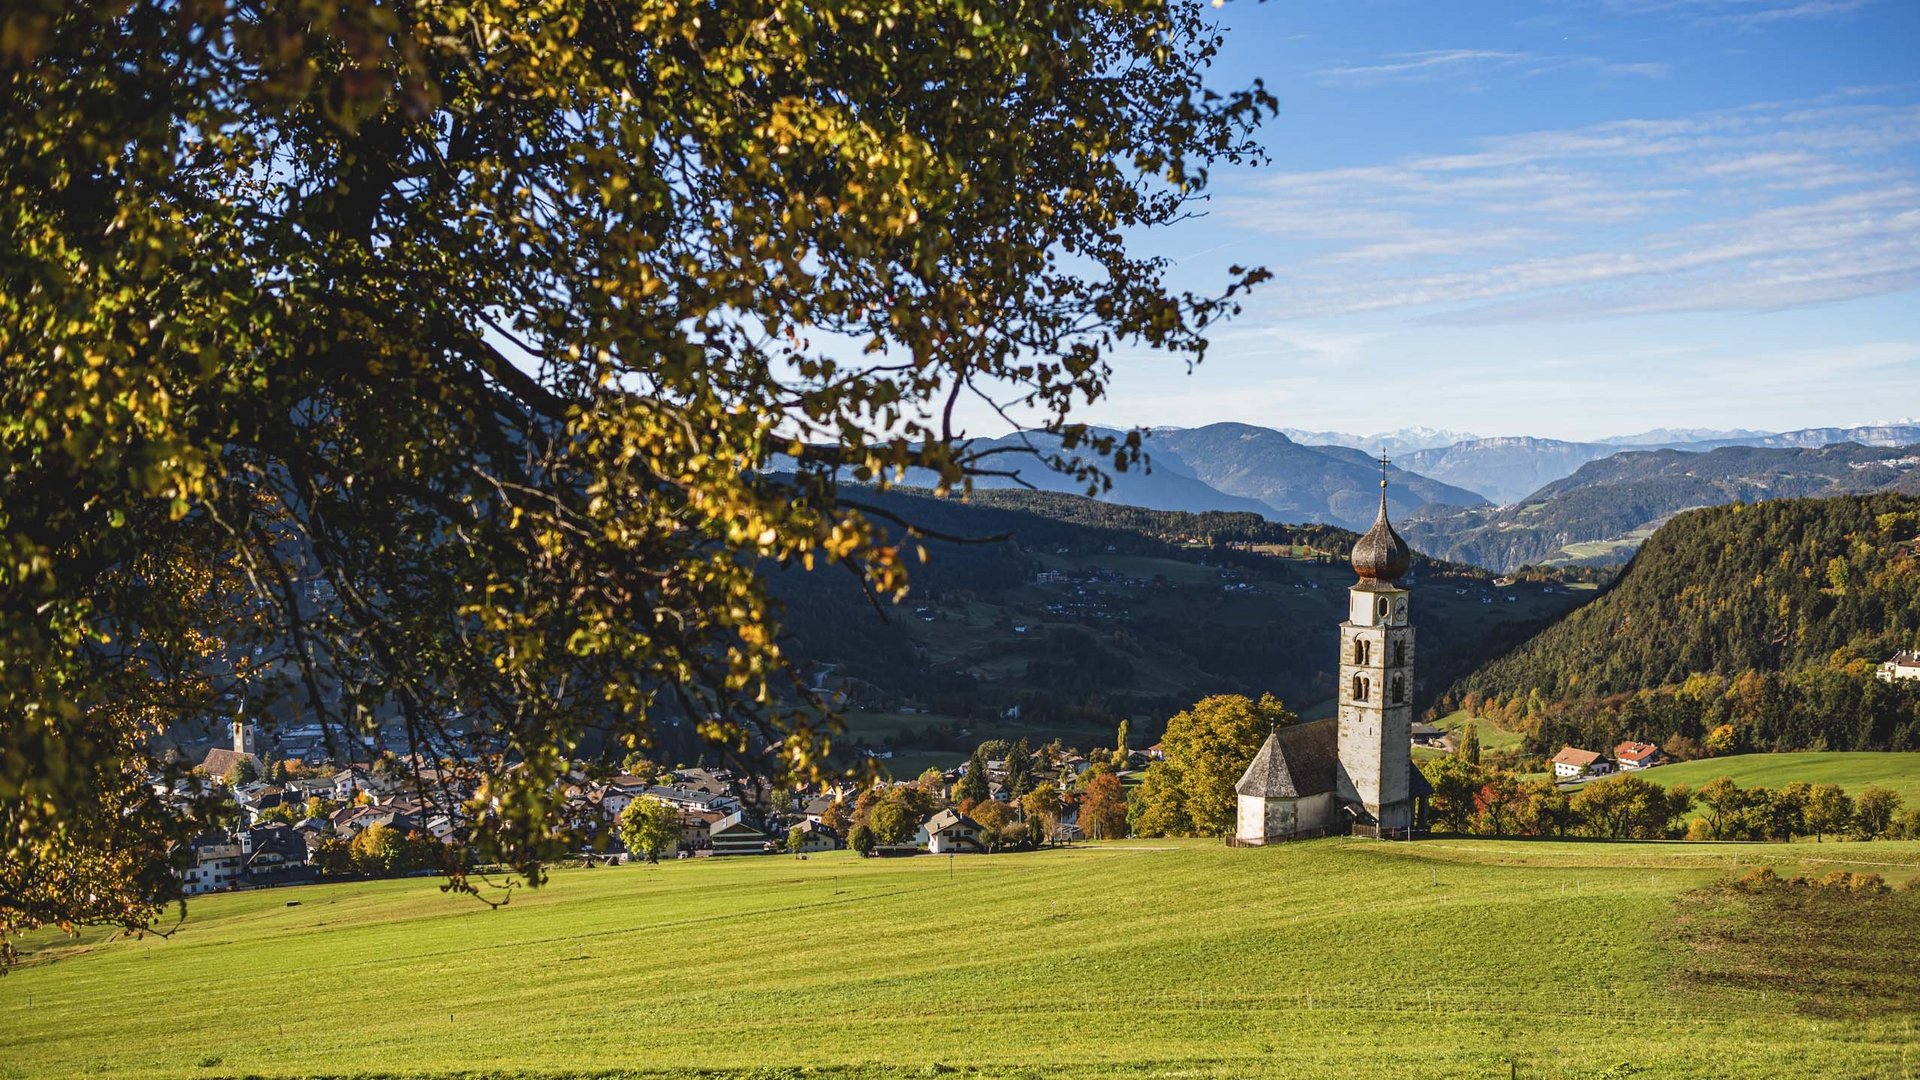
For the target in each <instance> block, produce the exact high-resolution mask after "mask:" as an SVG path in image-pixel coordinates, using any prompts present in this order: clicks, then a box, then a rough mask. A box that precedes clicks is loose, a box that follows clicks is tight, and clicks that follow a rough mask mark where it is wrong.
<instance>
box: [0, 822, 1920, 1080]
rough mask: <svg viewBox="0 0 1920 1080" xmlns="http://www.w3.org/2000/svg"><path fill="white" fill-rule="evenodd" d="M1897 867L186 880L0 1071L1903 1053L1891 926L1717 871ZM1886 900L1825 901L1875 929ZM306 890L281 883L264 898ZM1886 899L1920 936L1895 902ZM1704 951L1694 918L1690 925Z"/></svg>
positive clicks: (1869, 854)
mask: <svg viewBox="0 0 1920 1080" xmlns="http://www.w3.org/2000/svg"><path fill="white" fill-rule="evenodd" d="M1760 863H1767V864H1771V865H1773V866H1775V867H1776V868H1777V869H1778V870H1779V871H1780V872H1781V873H1783V874H1787V873H1796V872H1811V873H1816V874H1818V873H1825V872H1827V871H1828V870H1831V869H1834V868H1838V867H1848V868H1854V869H1873V870H1877V871H1879V872H1881V873H1883V874H1885V875H1886V876H1887V877H1888V878H1889V879H1890V880H1892V881H1893V882H1895V883H1896V884H1897V883H1900V882H1904V881H1905V880H1907V879H1909V878H1913V877H1916V876H1920V843H1874V844H1844V845H1824V846H1819V847H1816V846H1815V845H1810V844H1798V845H1773V846H1770V845H1719V844H1691V845H1683V844H1655V843H1578V842H1546V841H1490V840H1458V841H1444V840H1441V841H1423V842H1417V843H1413V844H1397V845H1396V844H1383V843H1379V842H1370V841H1359V840H1346V839H1335V840H1322V841H1312V842H1306V843H1300V844H1293V845H1286V846H1277V847H1272V848H1265V849H1257V850H1230V849H1227V848H1225V847H1224V846H1222V845H1220V844H1219V843H1218V842H1206V841H1160V842H1116V843H1112V844H1104V845H1089V846H1084V847H1080V848H1076V849H1072V850H1056V851H1047V852H1039V853H1033V854H1020V855H1001V856H989V857H978V856H976V857H963V858H959V859H956V860H952V861H951V862H950V861H949V860H948V859H944V858H938V857H932V856H920V857H916V858H906V859H889V860H861V859H858V858H856V857H853V856H851V855H848V854H844V853H838V854H834V855H828V856H817V857H815V858H812V859H809V860H805V861H797V860H793V859H787V858H742V859H731V860H712V859H700V860H689V861H685V862H679V863H670V864H667V865H663V866H658V867H643V866H632V867H619V868H611V869H609V868H602V869H594V870H565V871H560V872H557V873H555V874H554V875H553V878H552V880H551V882H550V883H549V884H548V885H547V886H546V887H545V888H542V889H540V890H538V891H533V892H522V893H520V894H518V895H516V896H515V897H514V899H513V901H512V903H511V904H509V905H508V906H506V907H504V908H501V909H499V910H489V909H487V908H485V907H482V906H481V905H479V904H477V903H476V902H474V901H473V900H471V899H465V898H461V897H454V896H447V895H443V894H441V893H440V892H439V891H438V889H437V887H436V886H435V885H434V883H433V882H432V881H430V880H420V879H415V880H405V881H388V882H375V883H360V884H340V885H326V886H314V887H307V888H295V889H278V890H268V891H262V892H255V893H245V894H233V895H225V896H218V897H211V898H205V899H201V900H198V901H196V902H194V904H193V905H192V907H191V909H190V911H189V916H188V918H187V920H186V921H185V922H184V924H182V925H181V926H180V927H179V928H178V930H177V932H175V933H174V934H173V935H172V937H170V938H168V939H158V938H151V937H150V938H147V939H145V940H137V941H136V940H112V939H110V937H109V935H105V934H102V933H99V932H90V933H88V934H87V935H85V936H84V937H83V938H82V939H81V940H80V941H78V942H72V941H69V940H67V939H65V938H61V937H58V936H56V935H39V936H36V937H34V938H32V939H30V940H29V941H28V942H27V948H26V953H27V955H26V961H25V963H24V965H23V966H22V967H20V968H19V969H17V970H15V971H13V972H11V973H10V974H8V975H6V976H4V977H0V1077H7V1078H10V1080H27V1078H38V1077H72V1076H113V1077H133V1076H140V1077H149V1076H169V1077H238V1076H260V1077H293V1076H303V1077H311V1076H330V1077H372V1076H395V1077H400V1076H405V1077H429V1076H438V1077H451V1076H456V1075H457V1076H467V1077H478V1076H489V1077H493V1076H498V1077H533V1076H577V1075H596V1076H598V1075H604V1076H649V1077H651V1076H662V1077H664V1076H684V1075H689V1074H698V1075H706V1076H736V1075H737V1076H741V1077H747V1076H753V1077H762V1078H774V1077H789V1076H791V1077H801V1076H822V1077H882V1076H889V1077H890V1076H904V1075H912V1076H925V1075H944V1074H956V1075H962V1076H982V1077H989V1076H990V1077H1055V1076H1059V1077H1066V1076H1074V1077H1080V1076H1096V1077H1098V1076H1110V1077H1118V1076H1126V1077H1140V1076H1155V1075H1166V1076H1181V1077H1219V1078H1224V1077H1246V1076H1329V1077H1331V1076H1339V1077H1355V1076H1408V1075H1419V1076H1437V1077H1488V1076H1496V1077H1508V1076H1510V1075H1518V1076H1529V1077H1533V1076H1555V1077H1561V1076H1565V1077H1571V1076H1597V1075H1627V1074H1629V1073H1633V1074H1636V1075H1648V1076H1673V1077H1721V1076H1728V1075H1754V1076H1760V1075H1793V1076H1833V1077H1840V1076H1863V1075H1888V1076H1894V1075H1904V1072H1903V1070H1914V1069H1920V1046H1916V1041H1915V1036H1914V1028H1913V1024H1914V1021H1915V1019H1916V1016H1915V1013H1916V1012H1920V986H1917V985H1916V984H1915V976H1914V975H1913V974H1912V968H1911V965H1910V963H1909V961H1910V951H1909V950H1911V949H1912V948H1914V947H1915V946H1916V944H1920V943H1916V942H1914V941H1909V940H1907V938H1910V937H1913V936H1914V932H1913V931H1912V929H1911V926H1910V928H1909V931H1903V932H1902V933H1904V934H1905V937H1902V936H1900V935H1899V934H1895V935H1892V936H1889V935H1887V934H1885V933H1883V932H1877V931H1876V932H1874V933H1858V934H1850V935H1849V934H1841V935H1840V936H1839V937H1837V938H1831V939H1829V938H1823V939H1821V940H1822V942H1823V948H1824V949H1825V952H1824V953H1823V954H1822V955H1823V960H1822V963H1821V965H1819V966H1820V968H1821V970H1823V971H1830V972H1837V973H1839V974H1840V975H1844V976H1845V977H1846V978H1848V979H1854V975H1853V974H1852V973H1855V972H1856V971H1857V972H1863V973H1865V974H1861V975H1859V978H1858V979H1857V980H1855V981H1852V982H1849V983H1848V985H1873V986H1876V987H1879V988H1880V992H1879V993H1877V994H1876V995H1873V996H1863V997H1862V998H1861V999H1860V1000H1859V1001H1858V1002H1853V1001H1849V1000H1846V999H1844V998H1843V999H1840V1000H1838V1001H1836V1000H1835V998H1834V996H1833V995H1832V994H1831V993H1825V992H1823V991H1824V990H1825V989H1827V988H1825V987H1823V985H1822V984H1820V983H1819V981H1818V980H1815V979H1813V978H1811V976H1810V974H1809V973H1810V971H1811V970H1812V967H1813V966H1812V965H1806V964H1781V963H1780V962H1779V957H1778V956H1776V955H1775V954H1774V953H1773V952H1771V951H1760V950H1757V949H1746V950H1745V951H1743V946H1742V945H1741V944H1740V942H1742V941H1746V940H1754V939H1753V938H1752V936H1751V935H1752V934H1753V933H1757V932H1758V931H1757V930H1754V927H1756V926H1759V925H1761V924H1762V922H1766V923H1769V924H1773V923H1778V920H1777V919H1773V920H1760V919H1757V918H1755V917H1754V915H1753V913H1752V912H1751V911H1749V910H1748V909H1747V907H1746V906H1744V905H1743V903H1742V902H1741V901H1740V899H1739V895H1738V894H1735V893H1732V892H1730V891H1729V890H1726V889H1724V888H1717V889H1716V888H1711V887H1710V886H1712V885H1713V883H1715V882H1718V881H1724V880H1726V879H1727V878H1729V877H1730V876H1732V875H1733V874H1734V873H1736V872H1737V871H1739V870H1740V869H1742V868H1744V867H1748V866H1752V865H1756V864H1760ZM1916 898H1920V894H1916V893H1913V892H1906V893H1896V894H1894V895H1893V896H1891V897H1884V898H1875V899H1867V898H1862V899H1860V900H1858V901H1854V900H1852V899H1851V898H1848V897H1844V896H1843V897H1842V898H1841V899H1840V900H1839V901H1837V902H1838V903H1840V904H1842V905H1843V914H1842V916H1841V923H1842V927H1843V929H1844V927H1845V926H1846V925H1857V926H1860V927H1865V926H1867V925H1868V924H1869V923H1874V924H1877V925H1878V926H1882V927H1884V926H1885V925H1887V924H1888V922H1894V923H1899V922H1901V920H1900V919H1890V918H1889V917H1888V916H1887V914H1886V913H1885V912H1878V911H1870V909H1869V908H1867V907H1861V908H1860V909H1858V911H1859V914H1858V917H1857V918H1856V917H1855V916H1854V915H1853V914H1852V912H1853V911H1854V910H1855V909H1853V908H1847V907H1844V905H1846V904H1849V903H1858V904H1862V905H1868V904H1879V905H1882V906H1887V905H1904V907H1901V908H1899V909H1898V910H1899V911H1902V912H1904V911H1906V910H1908V909H1910V908H1912V907H1913V906H1914V905H1915V903H1916V902H1917V899H1916ZM293 901H298V906H288V905H289V904H290V903H291V902H293ZM1905 923H1906V924H1911V925H1920V919H1907V920H1905ZM1703 943H1705V944H1703Z"/></svg>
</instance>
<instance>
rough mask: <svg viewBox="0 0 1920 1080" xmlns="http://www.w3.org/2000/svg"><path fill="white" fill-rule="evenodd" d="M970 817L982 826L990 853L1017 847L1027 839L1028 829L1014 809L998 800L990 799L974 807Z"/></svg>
mask: <svg viewBox="0 0 1920 1080" xmlns="http://www.w3.org/2000/svg"><path fill="white" fill-rule="evenodd" d="M969 816H970V817H972V818H973V820H974V822H975V823H976V824H978V825H979V826H980V830H981V832H982V834H983V838H984V839H985V841H986V844H987V850H989V851H1002V850H1004V849H1006V848H1009V847H1017V846H1019V845H1020V844H1022V843H1024V842H1025V841H1026V839H1027V835H1028V834H1027V827H1026V825H1025V824H1024V823H1022V822H1021V821H1020V819H1019V817H1018V816H1017V815H1016V814H1015V813H1014V810H1013V807H1011V806H1008V805H1007V804H1006V803H1003V802H1000V801H998V800H996V799H988V800H987V801H986V802H983V803H981V804H980V805H979V806H976V807H974V808H973V813H972V814H971V815H969Z"/></svg>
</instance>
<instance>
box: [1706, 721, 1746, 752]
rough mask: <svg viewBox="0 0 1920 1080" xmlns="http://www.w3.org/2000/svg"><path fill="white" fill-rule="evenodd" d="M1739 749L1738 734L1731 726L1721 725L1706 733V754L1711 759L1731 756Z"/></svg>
mask: <svg viewBox="0 0 1920 1080" xmlns="http://www.w3.org/2000/svg"><path fill="white" fill-rule="evenodd" d="M1739 748H1740V732H1739V731H1737V730H1736V729H1735V728H1734V726H1733V725H1732V724H1721V725H1720V726H1718V727H1716V728H1714V729H1713V730H1712V731H1709V732H1707V753H1708V755H1710V756H1712V757H1720V756H1722V755H1725V754H1731V753H1733V752H1734V751H1735V750H1737V749H1739Z"/></svg>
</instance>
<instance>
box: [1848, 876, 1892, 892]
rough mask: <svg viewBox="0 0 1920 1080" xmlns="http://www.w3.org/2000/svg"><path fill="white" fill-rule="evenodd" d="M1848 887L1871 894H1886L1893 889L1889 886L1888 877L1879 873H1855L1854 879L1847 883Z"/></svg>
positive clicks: (1854, 890)
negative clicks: (1883, 876)
mask: <svg viewBox="0 0 1920 1080" xmlns="http://www.w3.org/2000/svg"><path fill="white" fill-rule="evenodd" d="M1847 888H1848V889H1850V890H1851V891H1853V892H1857V893H1865V894H1867V895H1869V896H1884V895H1886V894H1887V893H1889V892H1892V891H1893V890H1892V889H1889V888H1887V882H1886V879H1885V878H1882V877H1881V876H1880V875H1879V874H1855V875H1853V880H1852V881H1850V882H1848V883H1847Z"/></svg>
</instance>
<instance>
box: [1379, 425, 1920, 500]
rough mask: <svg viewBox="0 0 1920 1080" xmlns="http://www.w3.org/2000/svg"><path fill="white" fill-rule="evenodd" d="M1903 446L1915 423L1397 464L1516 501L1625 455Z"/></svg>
mask: <svg viewBox="0 0 1920 1080" xmlns="http://www.w3.org/2000/svg"><path fill="white" fill-rule="evenodd" d="M1845 442H1852V443H1859V444H1860V445H1862V446H1907V445H1910V444H1913V443H1920V424H1863V425H1859V426H1856V427H1824V428H1803V429H1801V430H1799V431H1786V432H1767V431H1700V430H1694V431H1671V430H1666V429H1661V430H1657V431H1649V432H1644V433H1642V434H1639V435H1623V436H1615V437H1612V438H1609V439H1603V440H1600V441H1598V442H1567V441H1565V440H1562V439H1539V438H1532V437H1528V436H1516V437H1503V438H1491V439H1467V440H1463V441H1461V442H1457V443H1452V444H1450V445H1447V446H1441V447H1429V448H1426V449H1421V450H1416V451H1413V452H1412V453H1410V454H1408V455H1406V456H1405V458H1404V460H1403V461H1402V464H1404V465H1406V466H1407V467H1408V468H1409V469H1412V470H1413V471H1414V472H1417V473H1420V474H1422V475H1424V476H1431V477H1433V478H1434V479H1435V480H1443V481H1445V482H1447V483H1449V484H1455V485H1458V486H1460V487H1464V488H1467V489H1468V490H1470V491H1474V492H1477V493H1479V494H1481V495H1484V496H1486V497H1487V498H1488V499H1491V500H1492V501H1494V502H1496V503H1502V504H1506V503H1515V502H1518V501H1520V500H1521V499H1523V498H1526V497H1528V496H1531V495H1533V494H1534V493H1535V492H1537V491H1539V490H1540V489H1541V488H1542V487H1543V486H1545V485H1547V484H1550V483H1552V482H1554V481H1555V480H1559V479H1560V478H1562V477H1565V476H1570V475H1572V474H1573V472H1574V470H1576V469H1578V468H1580V466H1582V465H1585V464H1586V463H1587V462H1589V461H1598V460H1600V459H1601V458H1605V457H1610V456H1612V455H1614V454H1618V453H1620V452H1621V451H1623V450H1656V449H1673V450H1688V451H1696V452H1697V451H1706V450H1716V449H1719V448H1721V447H1727V446H1760V447H1772V448H1779V449H1787V448H1795V447H1801V448H1804V447H1817V446H1832V445H1834V444H1836V443H1845Z"/></svg>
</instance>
